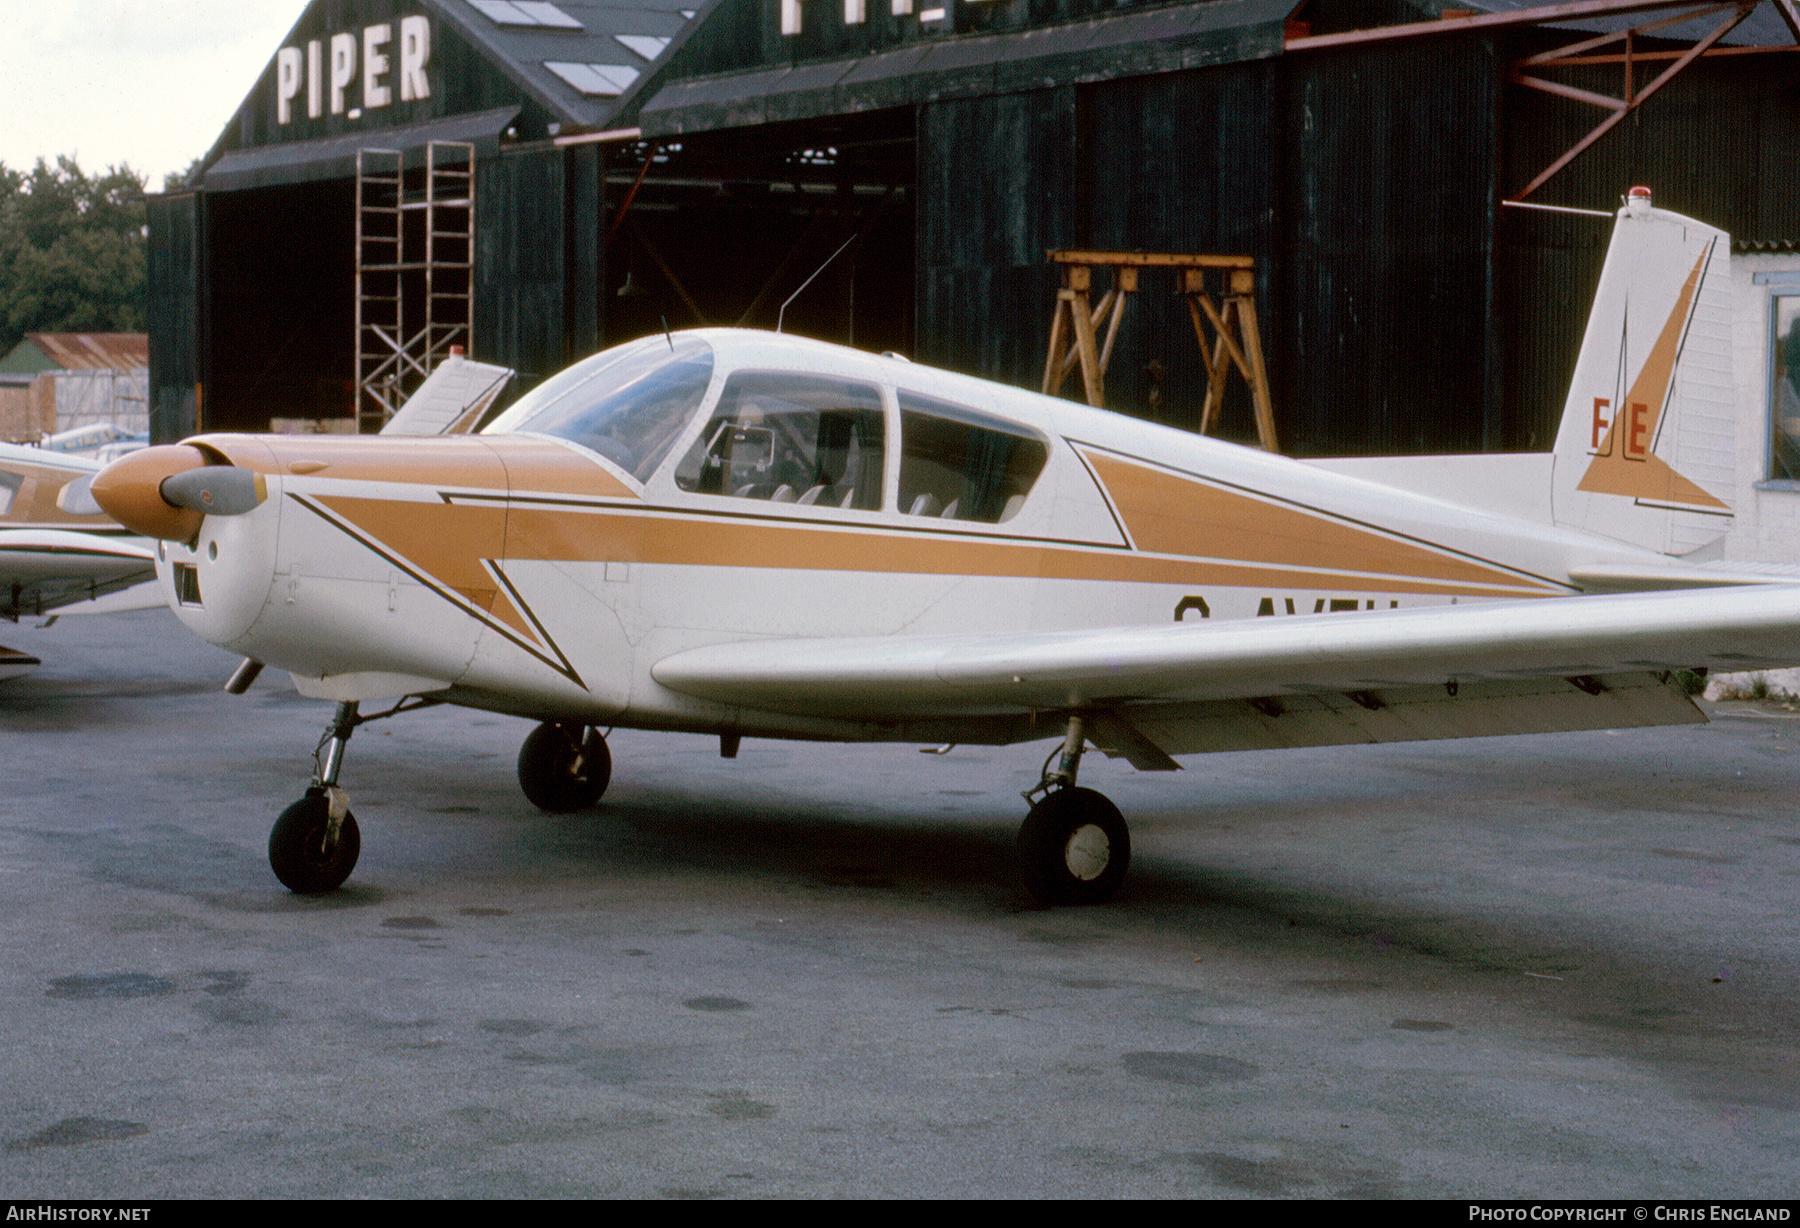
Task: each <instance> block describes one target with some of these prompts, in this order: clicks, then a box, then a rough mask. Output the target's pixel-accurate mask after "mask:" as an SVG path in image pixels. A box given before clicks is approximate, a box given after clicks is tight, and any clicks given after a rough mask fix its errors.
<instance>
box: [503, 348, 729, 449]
mask: <svg viewBox="0 0 1800 1228" xmlns="http://www.w3.org/2000/svg"><path fill="white" fill-rule="evenodd" d="M712 369H713V352H712V347H711V346H710V345H708V344H707V343H706V342H704V341H702V340H700V339H699V338H698V337H676V338H673V339H670V338H669V337H667V336H660V337H646V338H644V339H643V340H642V341H636V342H632V343H631V344H629V345H622V346H619V347H618V348H617V349H611V350H607V351H606V352H604V353H601V354H596V355H594V356H593V357H592V358H588V359H585V360H583V361H582V362H578V363H576V364H575V365H574V366H572V367H570V368H569V369H568V370H566V371H564V372H562V373H561V374H560V375H555V376H552V377H551V378H550V379H547V380H545V381H544V382H543V383H542V384H539V385H538V386H537V387H536V388H534V389H532V390H531V391H530V392H528V393H526V394H525V395H524V396H523V397H521V398H519V402H518V404H516V405H514V406H513V407H512V408H510V409H508V410H507V411H506V412H505V413H504V414H501V415H500V416H499V417H498V418H496V419H494V421H493V422H492V424H490V425H489V426H488V428H487V429H486V430H485V431H484V432H483V434H489V435H498V434H504V433H505V432H508V431H529V432H531V433H533V434H538V435H554V436H556V437H557V438H558V439H567V440H569V441H570V442H571V443H578V444H580V445H581V446H582V447H584V448H588V449H591V450H592V451H595V452H598V453H599V454H600V455H601V456H604V457H606V459H607V460H609V461H612V462H613V463H614V464H616V465H618V466H619V467H620V468H622V469H624V470H625V471H626V472H627V473H630V474H631V475H632V476H634V477H635V478H637V480H638V481H640V482H643V481H647V480H648V479H649V477H650V475H651V474H652V473H654V472H655V471H656V466H657V465H658V464H659V463H661V461H662V458H663V457H664V456H666V455H667V454H668V451H669V448H670V447H672V446H673V445H674V443H675V440H676V438H677V437H678V436H679V435H680V434H681V432H682V429H683V428H684V427H686V426H687V424H688V421H689V420H690V419H691V418H693V416H694V411H695V410H697V409H699V408H700V402H701V401H702V400H704V399H705V397H706V388H707V385H708V384H709V383H710V382H711V381H712Z"/></svg>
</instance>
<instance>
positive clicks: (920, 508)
mask: <svg viewBox="0 0 1800 1228" xmlns="http://www.w3.org/2000/svg"><path fill="white" fill-rule="evenodd" d="M900 445H901V453H900V510H901V511H902V512H905V513H907V514H908V515H911V516H938V517H941V518H943V519H945V520H979V521H984V522H986V523H988V524H999V523H1001V522H1002V521H1006V520H1011V519H1012V518H1013V516H1014V515H1015V514H1016V513H1017V512H1018V510H1019V508H1020V506H1021V505H1023V504H1024V502H1025V496H1026V494H1027V493H1028V492H1029V491H1030V490H1031V485H1032V483H1033V482H1035V481H1037V476H1038V474H1039V473H1041V472H1043V468H1044V462H1045V461H1047V460H1048V459H1049V458H1050V450H1049V448H1048V447H1046V446H1045V444H1044V441H1043V440H1042V439H1040V438H1038V437H1037V436H1036V435H1035V434H1033V433H1032V432H1031V431H1029V430H1027V429H1026V428H1025V427H1022V426H1016V425H1014V424H1013V423H1011V422H1007V421H1004V420H1003V419H1000V418H992V417H989V416H988V415H987V414H984V413H981V412H979V411H977V410H973V409H969V408H967V407H966V406H962V405H954V404H951V403H950V402H948V401H940V400H937V399H936V398H935V397H927V396H921V395H919V394H918V393H914V392H907V391H906V390H904V389H902V390H901V392H900Z"/></svg>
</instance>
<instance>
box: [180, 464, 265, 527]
mask: <svg viewBox="0 0 1800 1228" xmlns="http://www.w3.org/2000/svg"><path fill="white" fill-rule="evenodd" d="M157 493H159V494H160V495H162V497H163V502H165V503H167V504H168V505H169V506H170V507H185V508H188V509H189V510H191V511H196V512H200V513H203V514H204V515H207V516H242V515H243V514H244V513H245V512H249V511H254V510H255V509H256V508H257V507H258V506H260V505H261V504H262V501H263V500H264V499H267V498H268V497H269V484H268V481H267V479H265V478H264V477H263V475H262V474H260V473H257V472H255V471H254V470H250V469H239V468H238V467H237V466H236V465H203V466H201V467H200V468H198V469H189V470H188V471H187V472H186V473H176V474H171V475H170V476H168V477H166V478H164V479H163V480H162V482H161V484H160V485H159V486H158V487H157Z"/></svg>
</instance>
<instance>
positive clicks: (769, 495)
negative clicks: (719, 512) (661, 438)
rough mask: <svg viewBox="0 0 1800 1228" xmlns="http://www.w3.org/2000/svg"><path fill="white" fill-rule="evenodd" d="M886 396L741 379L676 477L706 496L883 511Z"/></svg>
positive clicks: (823, 381)
mask: <svg viewBox="0 0 1800 1228" xmlns="http://www.w3.org/2000/svg"><path fill="white" fill-rule="evenodd" d="M882 421H883V419H882V412H881V391H880V389H878V388H876V387H875V386H874V385H873V384H861V383H856V382H854V381H851V380H841V379H832V378H830V377H827V376H819V375H798V374H794V373H792V372H787V371H739V372H736V373H734V374H733V375H732V376H731V377H730V378H729V379H727V380H726V381H725V390H724V391H723V392H721V393H720V394H719V404H718V407H717V408H716V409H714V410H713V416H712V420H711V421H709V422H708V423H707V424H706V428H705V429H704V430H702V431H701V432H700V438H699V439H697V440H695V441H694V446H693V447H692V448H691V449H689V451H688V454H687V455H686V456H684V457H682V458H681V463H680V464H679V465H677V466H676V467H675V484H676V485H677V486H679V487H681V489H683V490H691V491H695V492H697V493H700V494H714V495H730V496H733V497H735V498H740V499H767V500H769V501H770V502H771V503H796V504H807V505H814V506H818V507H838V508H844V507H848V508H863V509H866V510H874V509H877V508H879V507H880V506H881V478H882V467H881V461H882V455H883V438H882V436H883V428H882Z"/></svg>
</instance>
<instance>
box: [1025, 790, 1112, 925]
mask: <svg viewBox="0 0 1800 1228" xmlns="http://www.w3.org/2000/svg"><path fill="white" fill-rule="evenodd" d="M1019 859H1020V863H1021V868H1022V869H1023V871H1024V874H1025V888H1026V890H1028V891H1030V892H1031V894H1032V897H1033V898H1035V899H1036V900H1037V901H1038V903H1040V904H1097V903H1099V902H1100V901H1102V900H1105V899H1108V898H1110V897H1111V896H1112V893H1113V892H1115V891H1117V890H1118V889H1119V884H1120V883H1121V882H1123V881H1125V871H1126V870H1127V869H1128V868H1129V867H1130V865H1131V831H1130V829H1129V828H1127V827H1126V826H1125V819H1124V817H1123V816H1122V815H1120V813H1119V808H1118V807H1117V806H1115V805H1113V804H1112V803H1111V802H1110V801H1108V800H1107V799H1106V798H1105V796H1103V795H1102V794H1099V793H1096V792H1094V791H1093V790H1092V789H1058V790H1056V791H1055V792H1054V793H1051V794H1050V795H1049V796H1047V797H1045V798H1044V799H1043V800H1042V801H1040V802H1039V803H1038V804H1037V805H1035V806H1033V807H1032V808H1031V813H1030V814H1028V815H1026V816H1025V822H1024V823H1023V824H1022V825H1021V826H1020V827H1019Z"/></svg>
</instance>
